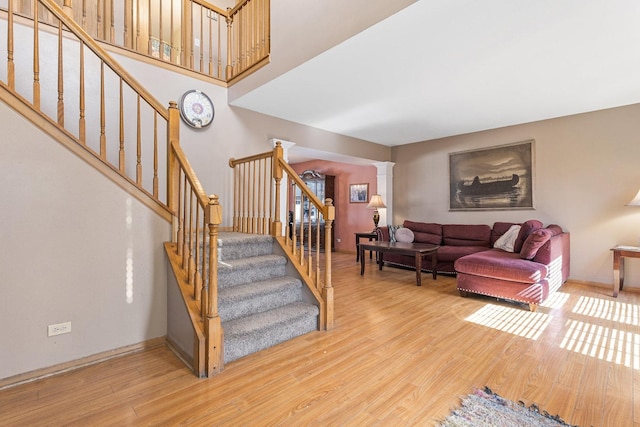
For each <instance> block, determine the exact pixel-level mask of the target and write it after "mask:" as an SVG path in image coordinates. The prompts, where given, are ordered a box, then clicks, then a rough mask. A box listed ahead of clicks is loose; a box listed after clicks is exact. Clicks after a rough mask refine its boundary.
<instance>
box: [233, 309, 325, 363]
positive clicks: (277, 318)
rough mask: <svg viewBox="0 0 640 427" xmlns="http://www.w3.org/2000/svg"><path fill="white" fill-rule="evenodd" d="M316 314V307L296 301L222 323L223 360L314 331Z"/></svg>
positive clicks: (236, 357)
mask: <svg viewBox="0 0 640 427" xmlns="http://www.w3.org/2000/svg"><path fill="white" fill-rule="evenodd" d="M318 313H319V310H318V307H317V306H315V305H312V304H307V303H304V302H296V303H293V304H288V305H286V306H284V307H279V308H276V309H273V310H269V311H265V312H262V313H257V314H254V315H252V316H248V317H243V318H239V319H235V320H231V321H228V322H223V323H222V327H223V328H224V361H225V363H228V362H231V361H233V360H236V359H238V358H240V357H243V356H246V355H248V354H251V353H255V352H256V351H260V350H264V349H265V348H268V347H271V346H274V345H276V344H279V343H281V342H284V341H287V340H290V339H292V338H295V337H297V336H300V335H304V334H306V333H309V332H312V331H315V330H317V329H318Z"/></svg>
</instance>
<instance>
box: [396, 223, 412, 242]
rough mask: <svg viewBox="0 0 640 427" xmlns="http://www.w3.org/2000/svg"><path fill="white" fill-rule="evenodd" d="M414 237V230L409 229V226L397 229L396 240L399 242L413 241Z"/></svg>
mask: <svg viewBox="0 0 640 427" xmlns="http://www.w3.org/2000/svg"><path fill="white" fill-rule="evenodd" d="M413 239H414V235H413V231H411V230H409V229H408V228H406V227H402V228H398V229H397V230H396V240H397V241H398V242H403V243H411V242H413Z"/></svg>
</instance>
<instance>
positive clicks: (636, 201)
mask: <svg viewBox="0 0 640 427" xmlns="http://www.w3.org/2000/svg"><path fill="white" fill-rule="evenodd" d="M625 206H640V191H638V194H636V197H634V198H633V200H631V201H630V202H629V203H627V204H626V205H625Z"/></svg>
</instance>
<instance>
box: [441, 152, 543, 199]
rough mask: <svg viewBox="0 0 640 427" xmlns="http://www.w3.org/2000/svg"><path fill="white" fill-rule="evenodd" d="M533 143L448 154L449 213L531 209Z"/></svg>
mask: <svg viewBox="0 0 640 427" xmlns="http://www.w3.org/2000/svg"><path fill="white" fill-rule="evenodd" d="M534 142H535V141H534V140H530V141H523V142H517V143H514V144H508V145H500V146H496V147H490V148H483V149H480V150H469V151H462V152H458V153H449V210H450V211H474V210H497V209H533V208H534V207H533V182H534V173H533V172H534V171H533V169H534V165H533V159H534Z"/></svg>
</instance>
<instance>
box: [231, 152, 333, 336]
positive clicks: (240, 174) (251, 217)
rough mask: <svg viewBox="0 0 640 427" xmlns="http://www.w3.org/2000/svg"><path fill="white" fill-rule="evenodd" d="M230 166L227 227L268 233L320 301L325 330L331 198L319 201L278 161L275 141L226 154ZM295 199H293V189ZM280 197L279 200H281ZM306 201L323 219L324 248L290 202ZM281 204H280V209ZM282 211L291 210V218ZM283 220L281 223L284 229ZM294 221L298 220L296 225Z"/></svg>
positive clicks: (329, 305)
mask: <svg viewBox="0 0 640 427" xmlns="http://www.w3.org/2000/svg"><path fill="white" fill-rule="evenodd" d="M229 166H230V167H231V168H233V170H234V180H233V181H234V191H233V192H234V202H233V230H234V231H238V232H242V233H257V234H269V235H271V236H273V237H274V238H275V240H276V241H277V242H278V243H279V244H280V246H281V247H282V249H283V250H284V252H285V254H286V255H287V257H288V258H289V260H290V261H291V263H292V264H293V266H294V267H295V268H296V270H297V271H298V273H299V274H300V275H301V277H302V280H303V281H304V283H305V284H306V286H307V287H308V288H309V290H310V291H311V293H312V294H313V295H314V297H315V298H316V300H317V301H318V304H319V306H320V322H319V323H320V328H321V329H326V330H330V329H332V328H333V324H334V313H333V287H332V284H331V241H332V239H331V233H332V230H331V229H332V227H333V221H334V219H335V207H334V206H333V200H331V199H326V200H324V201H320V200H319V199H318V198H317V197H316V196H315V195H314V194H313V193H312V192H311V191H310V190H309V188H308V187H307V186H306V185H305V184H304V182H303V181H302V180H301V179H300V177H299V176H298V174H297V173H296V172H295V171H294V170H293V168H291V166H289V164H288V163H287V162H286V161H285V160H284V157H283V150H282V146H281V143H280V142H277V143H276V146H275V147H274V149H273V151H270V152H266V153H262V154H257V155H254V156H248V157H244V158H242V159H230V160H229ZM285 175H286V177H287V181H286V183H287V184H288V185H286V188H287V191H284V192H283V191H281V187H282V186H281V183H282V180H283V178H284V177H285ZM296 187H297V188H298V189H299V190H300V193H301V200H300V201H298V200H295V194H296V191H295V188H296ZM281 200H282V201H281ZM305 202H308V203H309V204H310V205H312V206H313V208H314V209H316V211H317V213H318V220H319V221H324V223H325V227H324V233H325V236H324V242H325V247H324V253H323V252H322V251H321V250H320V245H319V244H316V245H312V244H311V242H312V241H315V242H320V240H321V239H320V233H321V231H320V227H316V231H315V233H316V236H315V238H312V237H313V236H312V227H311V216H308V218H307V219H306V221H308V224H307V225H308V227H306V235H305V232H304V229H305V227H303V224H304V221H305V220H304V218H302V217H296V215H297V212H299V214H300V215H302V212H301V210H297V209H294V206H295V205H296V203H301V204H304V203H305ZM283 206H284V207H286V208H283ZM287 211H290V212H292V214H293V218H291V221H289V220H288V219H287V220H285V218H287V217H288V213H287ZM283 222H284V223H285V224H286V225H285V227H284V229H283V227H282V224H283ZM295 224H300V226H299V227H297V226H296V225H295Z"/></svg>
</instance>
